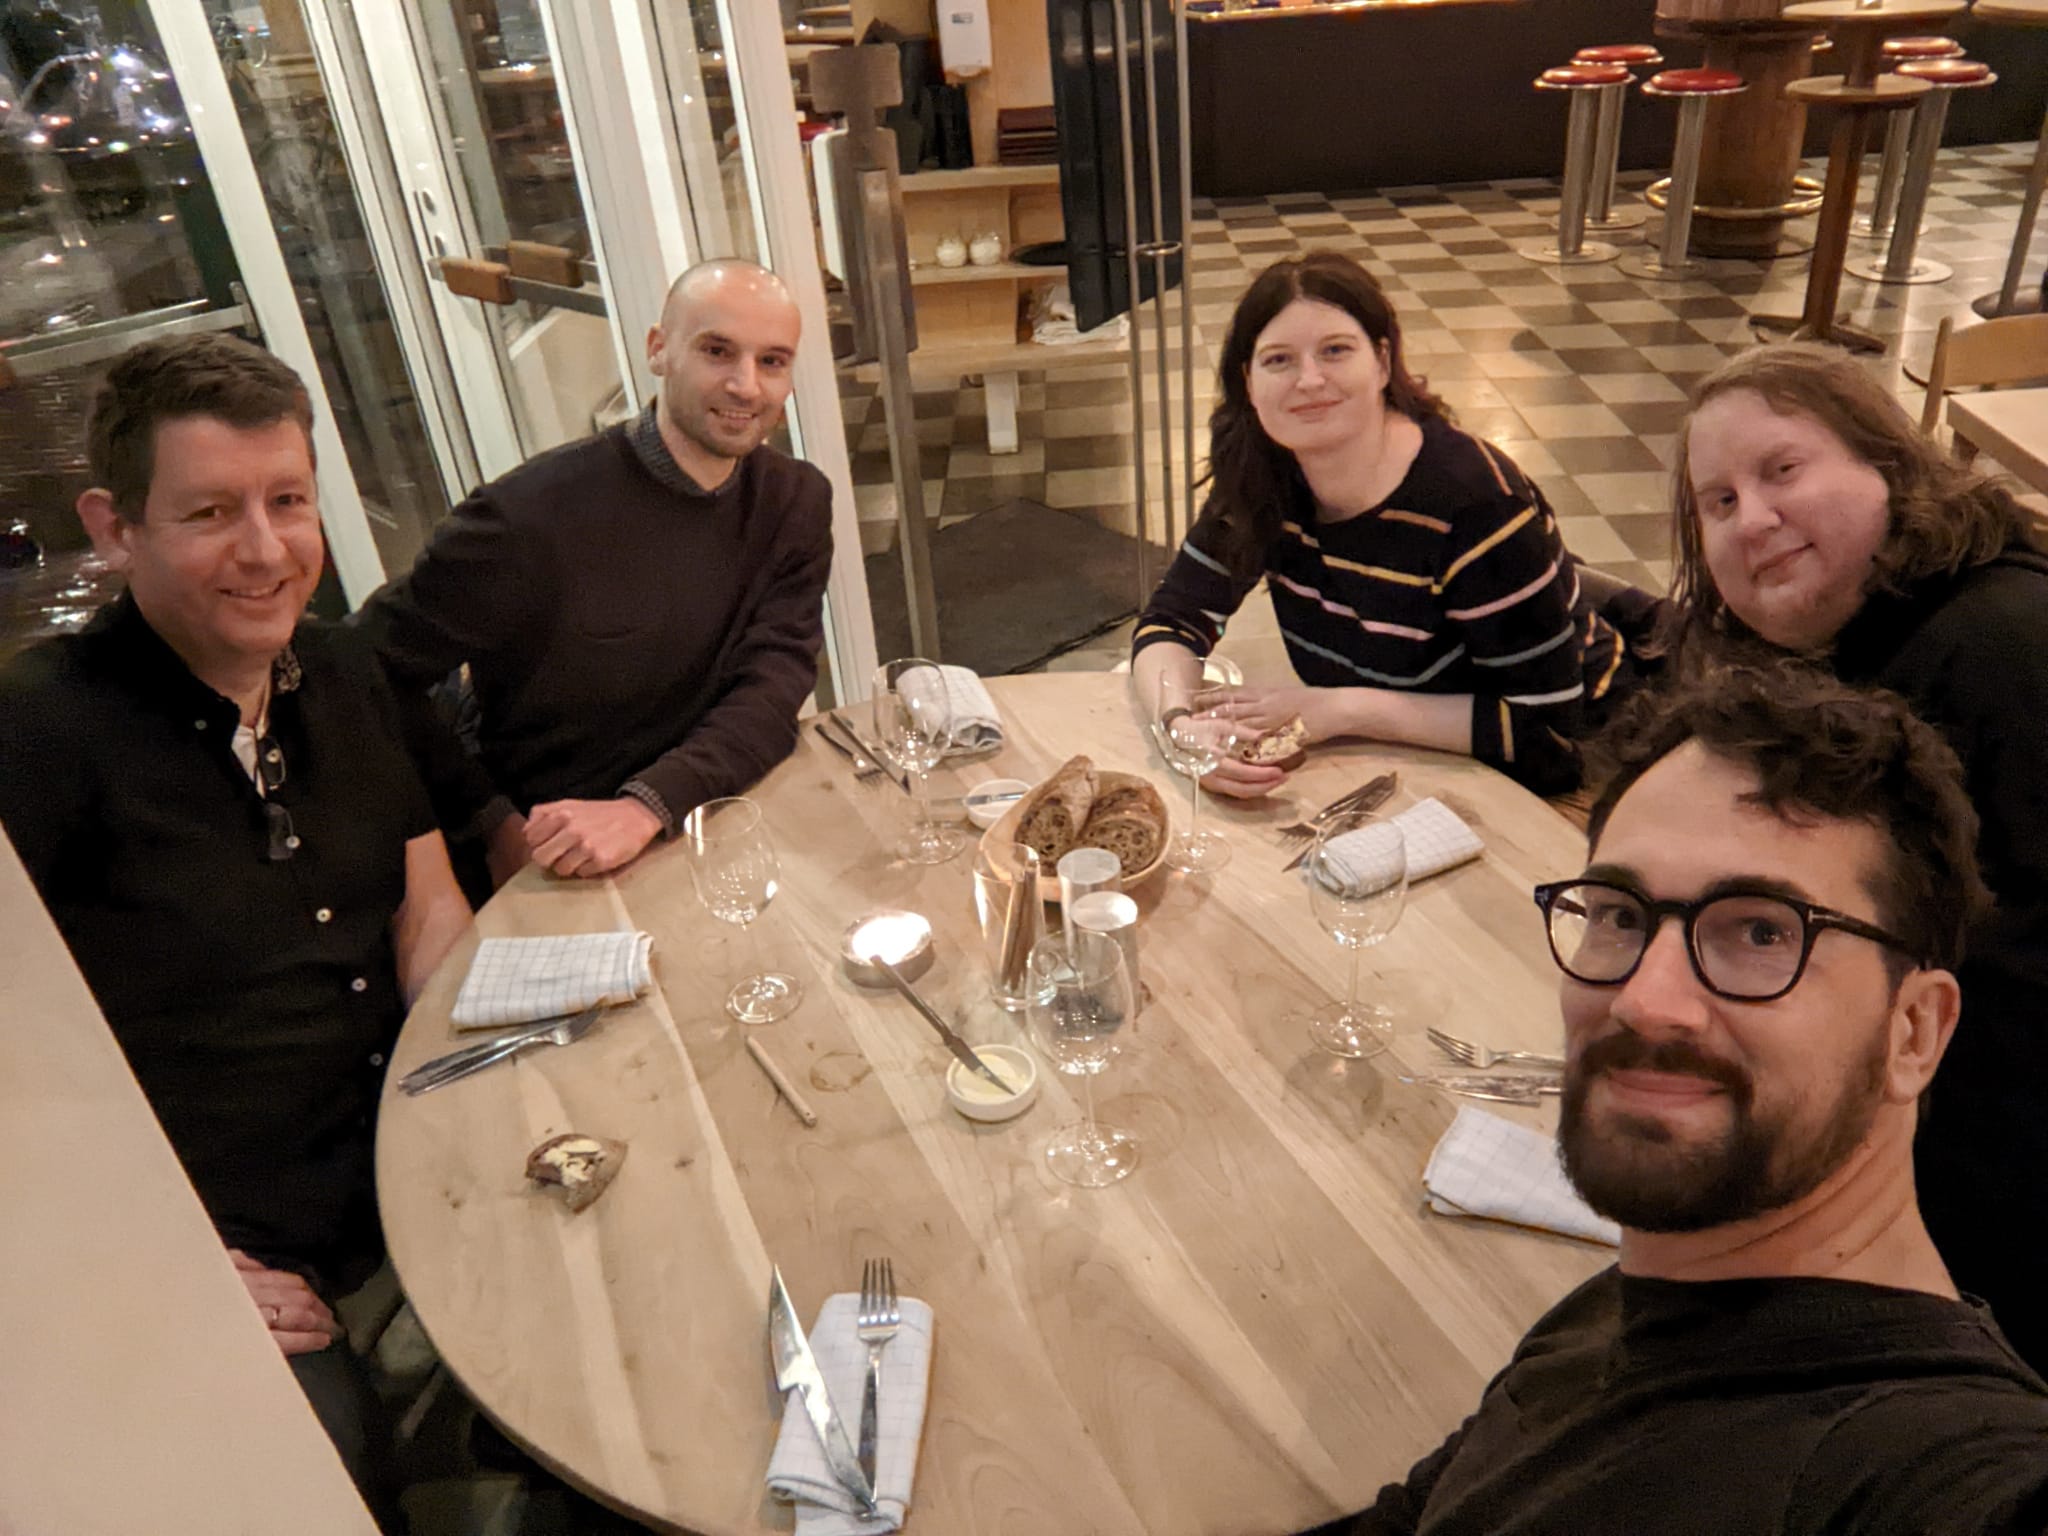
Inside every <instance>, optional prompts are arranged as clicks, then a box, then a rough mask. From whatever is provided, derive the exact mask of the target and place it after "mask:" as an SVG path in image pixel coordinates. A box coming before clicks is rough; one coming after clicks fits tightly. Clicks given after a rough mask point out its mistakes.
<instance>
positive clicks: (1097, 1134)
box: [1026, 930, 1138, 1189]
mask: <svg viewBox="0 0 2048 1536" xmlns="http://www.w3.org/2000/svg"><path fill="white" fill-rule="evenodd" d="M1030 978H1031V1000H1030V1004H1029V1007H1028V1009H1027V1014H1026V1016H1027V1017H1028V1018H1029V1020H1030V1024H1031V1036H1032V1039H1033V1040H1034V1041H1035V1042H1036V1043H1037V1045H1038V1048H1039V1050H1041V1051H1042V1052H1044V1053H1045V1057H1046V1059H1047V1060H1048V1061H1050V1062H1051V1063H1052V1064H1053V1066H1054V1067H1055V1068H1057V1069H1058V1070H1059V1071H1061V1072H1065V1073H1067V1074H1069V1075H1070V1076H1074V1077H1078V1078H1080V1079H1081V1103H1082V1105H1083V1112H1084V1118H1083V1119H1081V1120H1080V1121H1078V1122H1076V1123H1074V1124H1072V1125H1063V1126H1061V1127H1060V1128H1059V1129H1058V1130H1056V1131H1054V1132H1053V1137H1052V1140H1051V1141H1050V1142H1048V1143H1047V1144H1046V1148H1045V1161H1046V1165H1047V1166H1048V1167H1050V1168H1051V1169H1052V1172H1053V1177H1054V1178H1057V1179H1059V1180H1061V1181H1062V1182H1064V1183H1067V1184H1076V1185H1079V1186H1080V1187H1081V1188H1083V1189H1100V1188H1101V1187H1102V1186H1103V1185H1105V1184H1114V1183H1115V1182H1116V1181H1117V1180H1118V1179H1121V1178H1123V1177H1124V1176H1125V1175H1126V1174H1128V1173H1129V1172H1130V1171H1131V1169H1132V1168H1134V1167H1135V1166H1137V1162H1138V1143H1137V1140H1136V1139H1135V1138H1134V1137H1132V1136H1131V1134H1130V1133H1129V1132H1128V1131H1120V1130H1117V1129H1116V1128H1115V1127H1113V1126H1107V1125H1103V1124H1102V1123H1101V1122H1099V1121H1098V1120H1097V1119H1096V1118H1095V1090H1094V1087H1093V1079H1094V1077H1095V1074H1096V1073H1098V1072H1100V1071H1102V1070H1103V1068H1105V1067H1107V1066H1108V1065H1109V1060H1110V1058H1111V1057H1112V1056H1114V1055H1116V1054H1117V1051H1118V1050H1119V1049H1120V1045H1119V1037H1120V1036H1121V1034H1122V1033H1123V1030H1124V1027H1125V1026H1126V1025H1127V1024H1129V1023H1130V1021H1131V1019H1132V1017H1133V1016H1134V1015H1135V1014H1136V1012H1137V1009H1136V1007H1135V1005H1134V1003H1133V1000H1132V996H1131V986H1132V981H1131V975H1130V972H1129V971H1128V970H1126V969H1125V967H1124V955H1123V949H1122V946H1120V945H1119V944H1118V943H1117V942H1116V940H1115V939H1112V938H1110V937H1108V936H1107V935H1105V934H1100V933H1089V932H1087V931H1085V930H1081V931H1077V932H1076V933H1075V934H1074V935H1073V937H1072V939H1071V940H1069V939H1067V938H1066V937H1064V936H1062V935H1059V934H1050V935H1048V936H1047V937H1045V938H1043V939H1041V940H1039V942H1038V944H1037V945H1036V947H1034V948H1033V949H1032V951H1031V968H1030Z"/></svg>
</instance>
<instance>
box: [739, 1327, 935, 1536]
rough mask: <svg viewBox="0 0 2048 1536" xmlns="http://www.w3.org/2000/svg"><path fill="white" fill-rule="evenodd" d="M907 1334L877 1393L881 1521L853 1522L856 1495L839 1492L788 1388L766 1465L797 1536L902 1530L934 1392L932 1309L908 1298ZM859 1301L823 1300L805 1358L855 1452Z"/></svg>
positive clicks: (862, 1358) (879, 1534)
mask: <svg viewBox="0 0 2048 1536" xmlns="http://www.w3.org/2000/svg"><path fill="white" fill-rule="evenodd" d="M901 1307H902V1312H903V1326H902V1327H901V1328H899V1329H897V1330H896V1337H895V1338H893V1339H891V1340H890V1341H889V1343H888V1345H887V1347H886V1348H884V1349H883V1351H882V1379H881V1384H880V1386H879V1387H878V1388H877V1390H876V1392H875V1502H876V1503H877V1504H878V1505H880V1506H881V1511H882V1513H881V1516H880V1517H879V1518H877V1519H869V1518H868V1517H867V1516H865V1515H863V1514H861V1513H860V1512H859V1510H860V1506H859V1504H857V1503H856V1502H855V1501H854V1497H853V1495H852V1494H850V1493H848V1492H847V1491H846V1490H845V1489H844V1488H843V1487H841V1486H840V1485H839V1482H838V1480H837V1479H836V1478H834V1477H833V1476H832V1469H831V1468H830V1467H829V1466H828V1465H827V1464H826V1462H825V1447H824V1444H823V1442H821V1441H820V1440H819V1439H818V1431H817V1428H816V1426H814V1425H813V1424H812V1423H811V1416H810V1415H809V1414H808V1413H806V1412H805V1411H804V1402H803V1393H801V1392H800V1391H798V1390H797V1389H796V1388H794V1387H792V1388H791V1389H790V1391H789V1395H788V1397H787V1399H786V1400H785V1402H784V1403H783V1407H782V1432H781V1433H780V1434H779V1435H777V1436H776V1438H775V1454H774V1455H773V1456H771V1457H769V1458H768V1491H769V1492H770V1493H771V1494H773V1495H774V1496H775V1497H776V1498H778V1499H784V1500H787V1501H789V1502H792V1503H794V1504H795V1505H796V1528H797V1530H798V1532H799V1533H801V1536H883V1533H885V1532H889V1531H900V1530H901V1529H903V1517H904V1515H905V1514H906V1513H907V1512H908V1510H909V1508H910V1485H911V1482H912V1480H913V1479H914V1478H915V1476H916V1474H917V1447H918V1442H919V1440H920V1439H921V1438H922V1437H923V1434H924V1408H925V1399H926V1397H927V1395H928V1394H929V1392H930V1390H931V1376H932V1309H931V1308H930V1307H929V1306H927V1305H926V1304H925V1303H924V1302H921V1301H918V1300H916V1299H914V1298H912V1297H905V1298H904V1299H903V1301H902V1304H901ZM859 1312H860V1298H859V1297H857V1296H855V1295H854V1294H853V1293H852V1292H851V1291H841V1292H840V1293H839V1294H838V1295H837V1296H830V1297H827V1298H826V1300H825V1305H824V1306H822V1307H820V1308H819V1309H818V1319H817V1321H816V1322H815V1323H813V1324H812V1325H811V1328H810V1333H809V1338H810V1342H811V1353H812V1355H814V1356H815V1357H816V1358H817V1361H818V1374H819V1375H820V1376H822V1377H824V1378H825V1388H826V1390H827V1391H828V1392H830V1393H831V1395H832V1406H833V1408H834V1409H835V1410H836V1411H837V1412H838V1414H839V1422H840V1423H841V1424H843V1425H845V1426H846V1439H847V1443H848V1444H849V1445H852V1446H853V1447H854V1448H855V1449H856V1450H858V1449H859V1447H860V1400H861V1388H862V1385H863V1383H865V1382H866V1380H867V1371H868V1349H867V1346H866V1345H865V1344H863V1343H861V1341H860V1337H859V1334H858V1333H857V1332H856V1331H855V1324H856V1321H857V1319H858V1316H859Z"/></svg>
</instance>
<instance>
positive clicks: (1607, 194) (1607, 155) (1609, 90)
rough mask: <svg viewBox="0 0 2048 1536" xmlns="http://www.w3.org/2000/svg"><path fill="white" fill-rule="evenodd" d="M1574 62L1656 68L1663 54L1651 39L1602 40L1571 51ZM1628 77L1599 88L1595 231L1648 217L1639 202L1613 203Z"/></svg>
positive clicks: (1591, 220) (1591, 225)
mask: <svg viewBox="0 0 2048 1536" xmlns="http://www.w3.org/2000/svg"><path fill="white" fill-rule="evenodd" d="M1572 62H1573V63H1574V64H1619V65H1621V66H1622V67H1623V68H1624V69H1629V70H1636V69H1655V68H1656V67H1657V66H1658V65H1659V64H1662V63H1663V62H1664V55H1663V54H1661V53H1659V52H1658V51H1657V50H1656V49H1655V48H1653V47H1651V46H1650V45H1649V44H1648V43H1602V44H1600V45H1599V46H1597V47H1593V48H1581V49H1580V50H1579V51H1578V52H1577V53H1575V54H1573V55H1572ZM1629 83H1630V82H1629V81H1626V80H1624V81H1622V82H1621V83H1620V84H1618V85H1610V86H1605V87H1603V88H1602V89H1601V92H1600V115H1599V117H1598V118H1597V119H1596V120H1595V123H1594V126H1593V187H1592V197H1591V206H1590V207H1589V208H1588V209H1587V212H1586V228H1588V229H1590V230H1592V231H1593V232H1594V233H1595V234H1599V235H1606V234H1613V233H1616V232H1618V231H1620V230H1624V229H1634V228H1636V227H1637V226H1638V225H1639V224H1641V223H1642V222H1643V220H1644V218H1645V217H1647V213H1646V210H1644V209H1643V207H1642V206H1641V205H1640V204H1637V205H1633V206H1630V207H1626V208H1617V207H1615V206H1614V190H1615V188H1614V178H1615V173H1616V172H1617V171H1618V170H1620V168H1621V113H1622V108H1623V107H1624V105H1626V103H1627V100H1628V88H1629Z"/></svg>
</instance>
